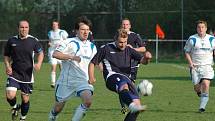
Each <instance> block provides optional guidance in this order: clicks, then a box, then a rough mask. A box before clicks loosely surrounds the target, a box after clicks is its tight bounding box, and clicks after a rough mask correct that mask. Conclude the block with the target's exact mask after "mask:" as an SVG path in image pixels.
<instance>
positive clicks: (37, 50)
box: [34, 38, 43, 53]
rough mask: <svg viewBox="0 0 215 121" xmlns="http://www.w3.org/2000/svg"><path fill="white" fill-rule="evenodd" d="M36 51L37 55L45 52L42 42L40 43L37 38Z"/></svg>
mask: <svg viewBox="0 0 215 121" xmlns="http://www.w3.org/2000/svg"><path fill="white" fill-rule="evenodd" d="M34 51H35V52H36V53H40V52H42V51H43V48H42V45H41V44H40V42H39V41H38V39H37V38H35V46H34Z"/></svg>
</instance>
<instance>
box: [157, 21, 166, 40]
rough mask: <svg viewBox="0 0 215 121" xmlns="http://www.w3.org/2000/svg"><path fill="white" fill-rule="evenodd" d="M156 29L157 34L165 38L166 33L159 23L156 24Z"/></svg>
mask: <svg viewBox="0 0 215 121" xmlns="http://www.w3.org/2000/svg"><path fill="white" fill-rule="evenodd" d="M155 31H156V34H157V35H158V38H160V39H164V37H165V34H164V32H163V30H162V29H161V27H160V25H159V24H156V30H155Z"/></svg>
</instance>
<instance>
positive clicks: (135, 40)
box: [121, 18, 146, 82]
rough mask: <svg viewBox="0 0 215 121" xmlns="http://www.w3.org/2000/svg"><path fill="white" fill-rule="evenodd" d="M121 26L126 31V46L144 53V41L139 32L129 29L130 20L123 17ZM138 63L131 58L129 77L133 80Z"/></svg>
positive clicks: (135, 76)
mask: <svg viewBox="0 0 215 121" xmlns="http://www.w3.org/2000/svg"><path fill="white" fill-rule="evenodd" d="M121 28H123V29H125V30H126V31H127V33H128V41H127V43H128V44H127V46H130V47H131V48H133V49H135V50H136V51H137V52H139V53H144V52H145V51H146V48H145V43H144V42H142V39H141V37H140V35H139V34H137V33H135V32H133V31H131V22H130V20H129V19H128V18H124V19H123V20H122V23H121ZM138 67H139V63H138V61H135V60H133V59H132V61H131V75H130V79H131V80H132V81H134V82H135V80H136V78H137V71H138Z"/></svg>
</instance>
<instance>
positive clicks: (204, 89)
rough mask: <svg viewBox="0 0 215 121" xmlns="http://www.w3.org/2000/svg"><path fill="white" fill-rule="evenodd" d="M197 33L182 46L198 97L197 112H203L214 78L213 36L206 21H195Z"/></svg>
mask: <svg viewBox="0 0 215 121" xmlns="http://www.w3.org/2000/svg"><path fill="white" fill-rule="evenodd" d="M196 27H197V34H194V35H192V36H190V37H189V39H188V40H187V42H186V45H185V47H184V50H185V56H186V59H187V61H188V63H189V67H190V74H191V78H192V82H193V84H194V90H195V92H196V93H197V95H198V96H199V97H200V106H199V112H200V113H202V112H205V108H206V105H207V103H208V100H209V87H210V81H212V80H213V78H214V70H213V67H212V66H213V50H214V49H215V38H214V36H211V35H209V34H206V31H207V22H206V21H202V20H199V21H197V26H196Z"/></svg>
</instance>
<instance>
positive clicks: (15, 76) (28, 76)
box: [4, 20, 44, 121]
mask: <svg viewBox="0 0 215 121" xmlns="http://www.w3.org/2000/svg"><path fill="white" fill-rule="evenodd" d="M18 31H19V34H18V35H17V36H13V37H11V38H9V39H8V41H7V44H6V46H5V49H4V64H5V68H6V74H7V75H8V79H7V84H6V98H7V102H8V103H9V104H10V106H11V107H12V120H13V121H14V120H16V118H17V117H18V113H19V110H20V109H21V117H20V121H25V119H26V116H27V113H28V110H29V107H30V102H29V97H30V94H31V93H32V90H33V82H34V76H33V72H34V70H36V71H38V70H40V67H41V65H42V61H43V58H44V54H43V49H42V46H41V44H40V43H39V42H38V39H37V38H35V37H33V36H31V35H29V23H28V21H26V20H22V21H20V22H19V25H18ZM35 53H36V54H37V55H38V56H37V63H34V55H35ZM17 90H21V100H22V103H21V105H20V104H18V103H17V99H16V92H17Z"/></svg>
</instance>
